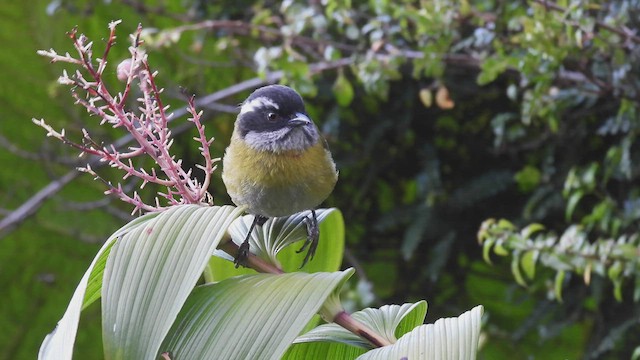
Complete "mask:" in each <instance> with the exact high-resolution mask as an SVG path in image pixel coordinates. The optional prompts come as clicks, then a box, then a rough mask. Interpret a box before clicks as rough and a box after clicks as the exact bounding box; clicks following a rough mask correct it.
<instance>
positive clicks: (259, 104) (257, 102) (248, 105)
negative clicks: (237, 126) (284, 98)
mask: <svg viewBox="0 0 640 360" xmlns="http://www.w3.org/2000/svg"><path fill="white" fill-rule="evenodd" d="M266 107H271V108H273V109H276V110H277V109H279V108H280V107H279V106H278V104H276V103H275V102H273V101H272V100H271V99H269V98H267V97H264V96H260V97H257V98H255V99H253V100H251V101H249V102H245V103H244V104H242V107H241V108H240V114H246V113H248V112H252V111H256V110H258V109H264V108H266Z"/></svg>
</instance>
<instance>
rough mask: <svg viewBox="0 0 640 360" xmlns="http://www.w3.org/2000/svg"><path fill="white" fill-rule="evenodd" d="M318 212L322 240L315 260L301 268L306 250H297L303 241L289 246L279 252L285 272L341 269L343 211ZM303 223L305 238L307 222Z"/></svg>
mask: <svg viewBox="0 0 640 360" xmlns="http://www.w3.org/2000/svg"><path fill="white" fill-rule="evenodd" d="M316 212H318V222H319V223H320V240H319V243H318V249H317V250H316V254H315V256H314V257H313V260H311V261H309V262H308V263H307V264H306V265H305V266H304V267H303V268H300V265H301V264H302V259H303V258H304V255H305V252H304V251H303V252H301V253H298V252H297V251H298V250H299V249H300V247H301V246H302V245H301V244H302V242H300V243H298V244H294V245H292V246H289V247H287V248H285V249H283V250H282V251H280V253H278V259H279V260H280V263H281V264H282V268H283V269H284V271H285V272H291V271H304V272H308V273H312V272H319V271H337V270H338V269H340V266H341V265H342V259H343V255H344V244H345V238H344V231H345V230H344V218H343V217H342V212H341V211H340V210H338V209H336V208H329V209H318V210H316ZM320 212H322V217H320ZM321 219H322V220H321ZM302 225H303V227H302V229H303V230H304V238H305V239H306V228H305V226H306V224H304V223H303V224H302ZM305 251H306V250H305Z"/></svg>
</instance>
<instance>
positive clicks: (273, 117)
mask: <svg viewBox="0 0 640 360" xmlns="http://www.w3.org/2000/svg"><path fill="white" fill-rule="evenodd" d="M267 119H268V120H269V121H276V120H278V114H276V113H272V112H270V113H268V114H267Z"/></svg>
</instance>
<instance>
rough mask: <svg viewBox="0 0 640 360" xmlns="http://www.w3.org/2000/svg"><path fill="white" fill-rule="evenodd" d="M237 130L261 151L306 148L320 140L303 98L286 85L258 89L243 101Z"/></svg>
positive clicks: (241, 136)
mask: <svg viewBox="0 0 640 360" xmlns="http://www.w3.org/2000/svg"><path fill="white" fill-rule="evenodd" d="M236 132H237V135H238V136H240V138H241V139H244V140H245V141H246V142H247V143H248V144H249V145H250V146H252V147H253V148H256V149H258V150H268V151H273V152H281V151H287V150H304V149H306V148H308V147H310V146H312V145H313V144H315V143H316V142H317V141H318V138H319V136H318V132H317V129H316V127H315V125H314V124H313V122H312V121H311V119H309V117H308V115H307V114H306V111H305V107H304V102H303V101H302V97H300V95H299V94H298V93H297V92H296V91H295V90H293V89H291V88H290V87H287V86H283V85H269V86H265V87H262V88H260V89H257V90H256V91H254V92H253V93H252V94H251V95H250V96H249V97H248V98H247V100H245V101H244V102H243V103H242V106H241V108H240V114H239V115H238V119H237V121H236Z"/></svg>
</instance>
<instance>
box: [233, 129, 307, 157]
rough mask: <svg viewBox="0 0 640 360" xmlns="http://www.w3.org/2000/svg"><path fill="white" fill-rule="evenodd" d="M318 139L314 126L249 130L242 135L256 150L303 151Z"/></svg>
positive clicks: (275, 151)
mask: <svg viewBox="0 0 640 360" xmlns="http://www.w3.org/2000/svg"><path fill="white" fill-rule="evenodd" d="M318 139H319V135H318V132H317V131H316V129H315V127H308V128H306V129H303V128H300V127H298V128H293V129H289V128H283V129H280V130H276V131H271V132H255V131H249V132H248V133H247V135H246V136H245V137H244V140H245V141H246V143H247V144H248V145H249V146H251V147H252V148H254V149H256V150H258V151H269V152H274V153H280V152H283V151H291V150H295V151H303V150H306V149H308V148H309V147H311V146H313V145H314V144H315V143H316V142H317V141H318Z"/></svg>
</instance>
